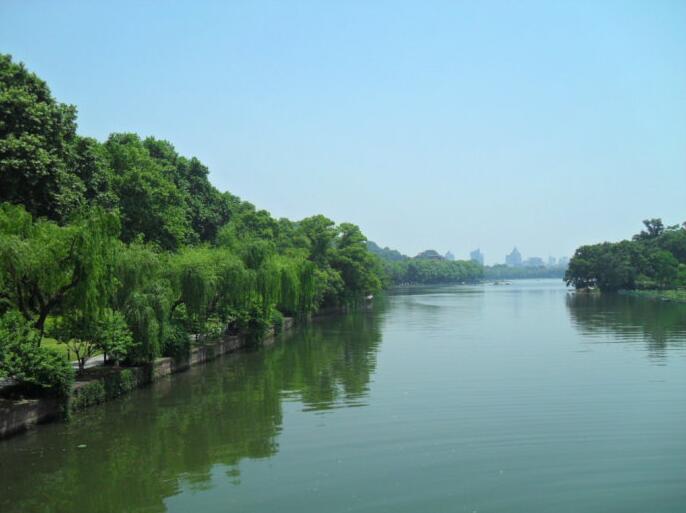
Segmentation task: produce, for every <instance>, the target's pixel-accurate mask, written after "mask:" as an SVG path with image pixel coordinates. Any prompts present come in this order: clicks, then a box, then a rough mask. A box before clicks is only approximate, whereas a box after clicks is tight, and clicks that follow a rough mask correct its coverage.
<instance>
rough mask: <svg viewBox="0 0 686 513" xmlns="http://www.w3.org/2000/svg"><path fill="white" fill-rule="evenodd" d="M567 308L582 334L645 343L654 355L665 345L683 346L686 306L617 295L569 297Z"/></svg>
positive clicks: (658, 353) (661, 351)
mask: <svg viewBox="0 0 686 513" xmlns="http://www.w3.org/2000/svg"><path fill="white" fill-rule="evenodd" d="M567 308H568V311H569V314H570V317H571V319H572V322H573V324H574V325H575V326H576V328H577V329H578V330H579V331H580V332H581V333H582V334H584V335H591V336H597V335H606V334H612V335H614V336H616V337H618V338H619V339H620V341H621V340H624V341H626V340H639V339H640V340H645V341H646V342H647V344H648V349H649V350H650V351H651V352H653V353H654V354H655V355H657V356H659V355H662V354H663V353H664V351H665V350H666V349H668V347H669V345H681V346H683V345H686V305H680V304H676V303H666V302H658V301H650V300H646V299H642V298H635V297H631V296H625V295H621V294H569V295H568V296H567Z"/></svg>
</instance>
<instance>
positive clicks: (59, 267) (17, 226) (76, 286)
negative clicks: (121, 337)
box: [0, 204, 119, 335]
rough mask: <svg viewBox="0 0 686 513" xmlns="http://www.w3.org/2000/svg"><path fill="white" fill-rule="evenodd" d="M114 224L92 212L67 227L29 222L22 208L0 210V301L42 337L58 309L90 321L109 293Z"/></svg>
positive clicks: (109, 217) (109, 216) (110, 216)
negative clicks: (46, 325)
mask: <svg viewBox="0 0 686 513" xmlns="http://www.w3.org/2000/svg"><path fill="white" fill-rule="evenodd" d="M118 233H119V220H118V217H117V216H116V215H115V214H112V213H108V212H105V211H103V210H101V209H99V208H94V209H92V210H90V211H89V212H87V214H86V215H84V216H82V217H80V218H77V219H75V220H74V222H73V223H72V224H69V225H67V226H59V225H57V224H56V223H54V222H52V221H47V220H44V219H36V220H34V219H32V218H31V215H30V214H28V213H27V212H26V211H25V210H24V208H23V207H21V206H15V205H9V204H3V205H2V206H1V207H0V299H1V300H2V302H3V303H4V304H5V305H6V308H7V307H9V308H13V309H16V310H18V311H19V312H20V313H21V314H22V315H23V316H24V317H25V318H26V319H27V320H28V321H30V322H32V323H33V324H34V326H35V327H36V329H37V330H38V331H39V332H40V334H41V335H42V334H43V332H44V327H45V320H46V319H47V317H48V315H50V314H51V313H52V312H53V311H55V310H56V309H58V308H61V309H78V310H79V311H80V312H82V314H83V315H85V316H89V317H91V316H92V317H94V316H96V314H97V312H98V311H99V310H100V309H102V308H104V307H105V306H106V305H107V302H108V301H109V299H110V298H111V296H112V294H113V293H114V290H115V285H116V283H115V280H114V273H113V268H114V263H115V254H116V248H117V239H116V237H117V235H118Z"/></svg>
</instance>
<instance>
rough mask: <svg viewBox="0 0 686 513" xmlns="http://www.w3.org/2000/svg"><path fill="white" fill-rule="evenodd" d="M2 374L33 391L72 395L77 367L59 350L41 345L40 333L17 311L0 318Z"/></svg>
mask: <svg viewBox="0 0 686 513" xmlns="http://www.w3.org/2000/svg"><path fill="white" fill-rule="evenodd" d="M0 376H5V377H10V378H13V379H15V380H16V381H18V382H19V385H20V386H21V387H22V388H23V389H25V390H26V391H27V392H29V393H34V394H46V395H52V396H56V397H66V396H68V395H69V392H70V390H71V385H72V383H73V382H74V369H72V367H71V365H70V364H69V362H67V361H66V360H65V359H64V358H62V357H61V356H60V355H59V354H57V353H56V352H54V351H52V350H50V349H47V348H45V347H41V346H40V334H39V333H38V331H36V330H35V329H34V328H32V327H31V326H30V325H29V324H28V323H27V322H26V320H25V319H24V318H23V317H22V316H21V314H19V312H16V311H10V312H7V313H5V314H4V315H3V316H2V317H0Z"/></svg>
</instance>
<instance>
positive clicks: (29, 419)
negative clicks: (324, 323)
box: [0, 317, 293, 438]
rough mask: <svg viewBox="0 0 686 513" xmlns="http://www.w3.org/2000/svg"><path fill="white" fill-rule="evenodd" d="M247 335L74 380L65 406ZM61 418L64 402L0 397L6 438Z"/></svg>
mask: <svg viewBox="0 0 686 513" xmlns="http://www.w3.org/2000/svg"><path fill="white" fill-rule="evenodd" d="M292 327H293V319H292V318H289V317H286V318H285V319H284V320H283V326H282V328H281V330H282V331H287V330H290V329H291V328H292ZM274 335H275V332H274V329H270V330H269V331H268V332H267V333H266V335H265V338H264V340H263V341H265V342H269V340H270V339H272V338H273V337H274ZM249 341H250V339H249V337H248V336H242V335H228V336H226V337H224V338H223V339H222V340H219V341H218V342H215V343H212V344H205V345H202V346H197V347H194V348H193V349H191V352H190V355H189V357H188V358H187V359H183V360H179V359H175V358H170V357H166V358H157V359H156V360H155V361H154V362H152V363H151V364H150V365H146V366H142V367H121V368H114V367H108V368H106V369H103V374H102V375H101V376H100V377H98V378H97V379H91V380H89V381H77V382H76V383H74V388H73V390H72V395H71V398H70V400H69V403H68V405H67V408H68V409H69V412H76V411H79V410H83V409H84V408H88V407H89V406H93V405H95V404H99V403H102V402H105V401H109V400H111V399H114V398H116V397H119V396H121V395H123V394H126V393H128V392H130V391H131V390H134V389H136V388H140V387H143V386H146V385H148V384H149V383H152V382H153V381H155V380H158V379H160V378H161V377H163V376H168V375H170V374H174V373H176V372H181V371H184V370H186V369H188V368H189V367H190V366H192V365H198V364H201V363H204V362H207V361H209V360H213V359H214V358H217V357H218V356H221V355H223V354H225V353H230V352H233V351H237V350H239V349H241V348H244V347H246V346H247V345H248V344H249ZM62 417H64V405H63V404H62V403H61V402H60V401H58V400H56V399H51V398H45V399H26V400H21V401H9V400H4V399H0V438H5V437H8V436H11V435H13V434H16V433H20V432H22V431H25V430H26V429H28V428H30V427H31V426H34V425H36V424H40V423H44V422H49V421H52V420H56V419H60V418H62Z"/></svg>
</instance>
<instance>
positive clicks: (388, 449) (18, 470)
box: [0, 280, 686, 513]
mask: <svg viewBox="0 0 686 513" xmlns="http://www.w3.org/2000/svg"><path fill="white" fill-rule="evenodd" d="M0 511H2V512H3V513H15V512H16V513H32V512H43V513H45V512H73V513H99V512H117V513H121V512H165V511H169V512H180V513H188V512H198V513H201V512H202V513H213V512H240V513H253V512H266V513H277V512H278V513H288V512H293V513H309V512H312V513H315V512H316V513H338V512H348V511H352V512H360V513H362V512H365V513H366V512H375V513H379V512H393V513H402V512H408V513H410V512H411V513H424V512H426V513H438V512H470V513H471V512H526V513H537V512H541V513H543V512H545V513H551V512H555V513H562V512H569V513H579V512H598V513H601V512H602V513H610V512H618V513H619V512H621V513H630V512H636V513H646V512H652V513H660V512H664V513H666V512H675V513H676V512H679V513H683V512H684V511H686V305H676V304H668V303H659V302H653V301H648V300H644V299H638V298H632V297H626V296H607V297H595V296H584V295H575V294H573V293H571V292H570V291H568V290H567V289H566V288H565V287H564V285H563V284H562V283H561V282H559V281H556V280H538V281H536V280H523V281H515V282H513V283H512V285H501V286H494V285H489V284H483V285H474V286H436V287H422V288H411V289H406V290H401V291H396V292H394V293H392V294H389V295H388V297H386V298H381V299H380V300H378V301H376V303H375V305H374V306H373V307H372V308H370V309H368V310H364V311H359V312H356V313H351V314H347V315H339V316H331V317H326V318H322V319H319V320H317V321H316V322H313V323H311V324H309V325H305V326H301V327H299V328H297V329H296V330H295V331H294V332H293V333H291V334H289V335H287V336H285V337H284V339H279V340H277V341H276V342H275V343H274V344H272V345H270V346H267V347H263V348H260V349H257V350H253V351H250V352H245V353H240V354H235V355H230V356H226V357H223V358H221V359H218V360H216V361H214V362H212V363H209V364H207V365H204V366H200V367H195V368H192V369H191V370H190V371H188V372H185V373H182V374H179V375H176V376H172V377H169V378H168V379H165V380H162V381H160V382H157V383H155V384H154V385H153V386H151V387H149V388H145V389H141V390H138V391H135V392H134V393H132V394H130V395H128V396H126V397H124V398H122V399H120V400H117V401H113V402H111V403H108V404H105V405H102V406H98V407H95V408H92V409H90V410H88V411H86V412H84V413H81V414H78V415H77V416H76V417H75V418H74V420H73V421H72V422H71V423H68V424H65V423H55V424H50V425H45V426H40V427H38V428H37V429H34V430H31V431H30V432H29V433H27V434H24V435H20V436H17V437H14V438H12V439H9V440H6V441H2V442H0Z"/></svg>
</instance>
